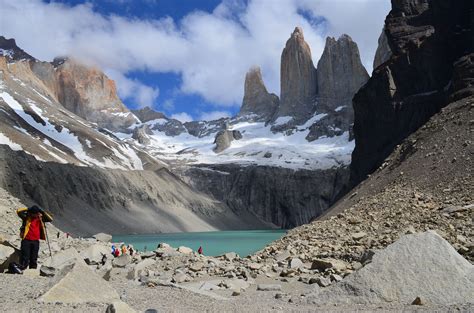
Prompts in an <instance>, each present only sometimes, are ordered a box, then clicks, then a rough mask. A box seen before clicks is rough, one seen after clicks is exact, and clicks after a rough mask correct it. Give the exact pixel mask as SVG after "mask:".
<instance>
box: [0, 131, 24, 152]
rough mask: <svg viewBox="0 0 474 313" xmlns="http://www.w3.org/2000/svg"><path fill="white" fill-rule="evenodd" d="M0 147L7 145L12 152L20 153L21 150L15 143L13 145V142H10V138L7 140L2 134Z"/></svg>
mask: <svg viewBox="0 0 474 313" xmlns="http://www.w3.org/2000/svg"><path fill="white" fill-rule="evenodd" d="M0 145H7V146H9V147H10V149H12V150H14V151H22V150H23V147H22V146H20V145H19V144H17V143H14V142H13V141H11V140H10V138H8V137H7V136H5V135H4V134H2V133H0Z"/></svg>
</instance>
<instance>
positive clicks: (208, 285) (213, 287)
mask: <svg viewBox="0 0 474 313" xmlns="http://www.w3.org/2000/svg"><path fill="white" fill-rule="evenodd" d="M199 289H200V290H205V291H212V290H219V289H221V287H219V286H217V285H215V284H213V283H210V282H204V283H202V285H201V286H200V287H199Z"/></svg>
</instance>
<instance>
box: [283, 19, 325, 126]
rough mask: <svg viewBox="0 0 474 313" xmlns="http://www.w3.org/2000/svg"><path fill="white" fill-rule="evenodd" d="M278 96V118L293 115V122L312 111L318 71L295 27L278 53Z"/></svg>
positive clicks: (301, 36) (307, 47)
mask: <svg viewBox="0 0 474 313" xmlns="http://www.w3.org/2000/svg"><path fill="white" fill-rule="evenodd" d="M280 71H281V77H280V79H281V90H280V92H281V96H280V107H279V109H278V112H277V117H281V116H292V117H293V118H294V119H295V121H296V122H298V121H303V120H307V119H308V118H309V117H310V116H311V115H312V113H314V111H315V109H316V107H315V101H316V94H317V87H318V84H317V74H316V68H315V67H314V64H313V60H312V57H311V49H310V48H309V45H308V44H307V43H306V41H305V40H304V36H303V30H302V29H301V27H296V28H295V30H294V31H293V33H292V34H291V37H290V39H288V41H287V42H286V46H285V48H284V49H283V53H282V54H281V69H280Z"/></svg>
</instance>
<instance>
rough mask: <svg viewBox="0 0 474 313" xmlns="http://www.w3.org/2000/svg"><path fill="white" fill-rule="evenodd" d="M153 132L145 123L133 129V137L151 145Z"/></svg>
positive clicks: (143, 143)
mask: <svg viewBox="0 0 474 313" xmlns="http://www.w3.org/2000/svg"><path fill="white" fill-rule="evenodd" d="M151 134H153V132H152V131H151V129H150V126H149V125H146V124H145V125H143V126H140V127H135V129H134V130H133V134H132V138H133V139H135V140H137V141H138V142H139V143H141V144H142V145H149V144H150V142H151V140H150V137H149V135H151Z"/></svg>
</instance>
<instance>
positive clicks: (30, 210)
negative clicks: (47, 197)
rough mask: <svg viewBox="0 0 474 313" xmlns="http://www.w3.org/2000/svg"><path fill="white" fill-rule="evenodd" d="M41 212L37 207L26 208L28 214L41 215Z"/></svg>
mask: <svg viewBox="0 0 474 313" xmlns="http://www.w3.org/2000/svg"><path fill="white" fill-rule="evenodd" d="M42 211H43V210H41V208H40V207H39V206H37V205H33V206H31V207H29V208H28V213H32V214H36V213H41V212H42Z"/></svg>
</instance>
